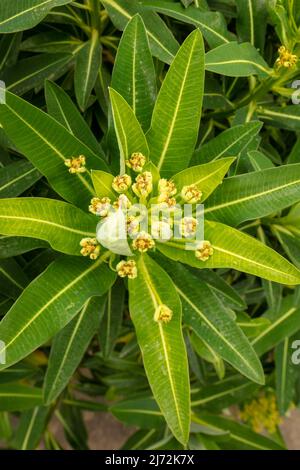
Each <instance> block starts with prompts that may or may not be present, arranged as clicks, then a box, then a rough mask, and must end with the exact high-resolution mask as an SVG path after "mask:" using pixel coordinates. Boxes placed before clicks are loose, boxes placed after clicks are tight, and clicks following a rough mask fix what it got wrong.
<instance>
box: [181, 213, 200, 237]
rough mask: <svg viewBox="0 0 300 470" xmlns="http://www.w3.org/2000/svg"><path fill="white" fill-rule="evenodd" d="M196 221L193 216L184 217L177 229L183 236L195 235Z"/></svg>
mask: <svg viewBox="0 0 300 470" xmlns="http://www.w3.org/2000/svg"><path fill="white" fill-rule="evenodd" d="M197 225H198V221H197V219H195V218H194V217H184V218H183V219H182V220H181V221H180V225H179V231H180V234H181V235H182V236H183V237H191V236H193V235H195V233H196V230H197Z"/></svg>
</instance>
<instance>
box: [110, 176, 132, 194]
mask: <svg viewBox="0 0 300 470" xmlns="http://www.w3.org/2000/svg"><path fill="white" fill-rule="evenodd" d="M130 186H131V177H130V176H129V175H126V173H124V175H118V176H116V177H115V178H114V179H113V182H112V188H113V189H114V190H115V191H116V192H117V193H126V191H128V189H129V188H130Z"/></svg>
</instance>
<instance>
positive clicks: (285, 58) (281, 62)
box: [275, 46, 298, 69]
mask: <svg viewBox="0 0 300 470" xmlns="http://www.w3.org/2000/svg"><path fill="white" fill-rule="evenodd" d="M278 54H279V57H278V58H277V59H276V62H275V65H276V67H278V68H280V67H285V68H287V69H289V68H291V67H294V65H295V64H296V63H297V61H298V57H297V56H296V55H295V54H292V53H291V52H290V51H289V50H288V49H287V48H286V47H285V46H280V48H279V49H278Z"/></svg>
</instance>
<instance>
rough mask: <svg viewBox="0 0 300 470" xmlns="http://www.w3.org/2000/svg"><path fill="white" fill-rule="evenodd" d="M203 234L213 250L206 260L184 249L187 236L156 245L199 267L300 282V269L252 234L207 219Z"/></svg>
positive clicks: (175, 256) (281, 281)
mask: <svg viewBox="0 0 300 470" xmlns="http://www.w3.org/2000/svg"><path fill="white" fill-rule="evenodd" d="M204 236H205V239H206V240H209V241H210V242H211V244H212V246H213V250H214V253H213V255H212V256H211V257H210V259H208V260H207V261H200V260H198V259H197V258H196V256H195V252H194V251H193V250H186V249H185V240H184V239H182V240H175V239H174V240H172V241H169V242H167V243H157V248H158V249H159V250H160V251H161V252H162V253H163V254H164V255H165V256H168V257H169V258H171V259H173V260H175V261H181V262H182V263H186V264H189V265H190V266H194V267H196V268H200V269H201V268H232V269H237V270H238V271H242V272H246V273H249V274H254V275H255V276H260V277H262V278H264V279H269V280H270V281H275V282H279V283H282V284H288V285H295V284H300V271H299V270H298V269H297V268H296V267H295V266H293V265H292V264H291V263H289V262H288V261H287V260H286V259H285V258H283V257H282V256H281V255H279V254H278V253H276V251H274V250H272V249H271V248H269V247H267V246H265V245H264V244H263V243H261V242H259V241H258V240H256V239H255V238H253V237H250V236H249V235H247V234H245V233H243V232H240V231H238V230H235V229H234V228H231V227H229V226H227V225H224V224H220V223H218V222H209V221H206V222H204Z"/></svg>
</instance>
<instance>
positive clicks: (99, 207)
mask: <svg viewBox="0 0 300 470" xmlns="http://www.w3.org/2000/svg"><path fill="white" fill-rule="evenodd" d="M110 202H111V201H110V199H109V197H103V198H101V199H99V198H98V197H93V199H92V200H91V204H90V206H89V211H90V212H92V214H95V215H100V216H101V217H106V216H107V214H108V212H109V209H110Z"/></svg>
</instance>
